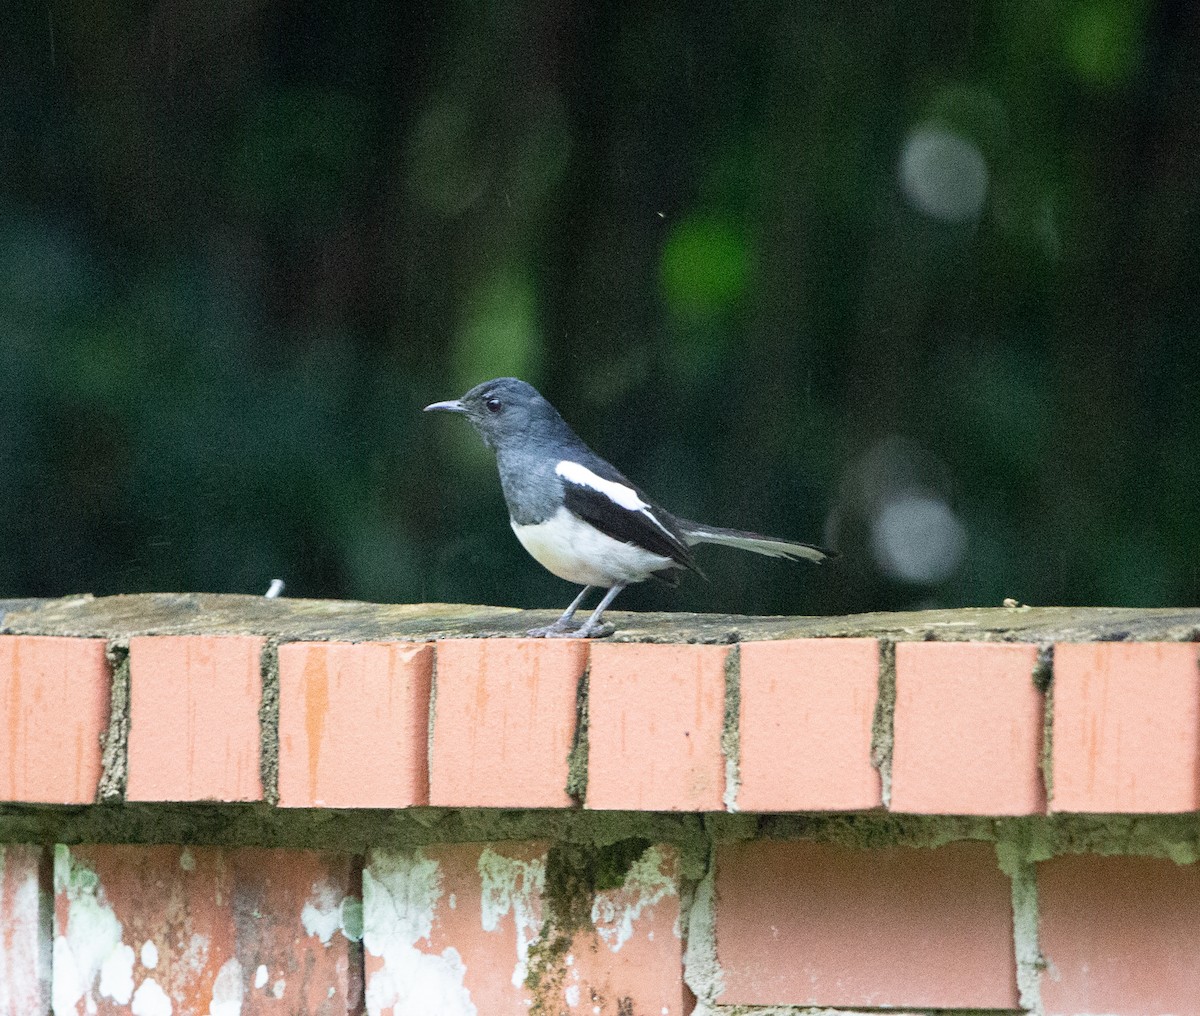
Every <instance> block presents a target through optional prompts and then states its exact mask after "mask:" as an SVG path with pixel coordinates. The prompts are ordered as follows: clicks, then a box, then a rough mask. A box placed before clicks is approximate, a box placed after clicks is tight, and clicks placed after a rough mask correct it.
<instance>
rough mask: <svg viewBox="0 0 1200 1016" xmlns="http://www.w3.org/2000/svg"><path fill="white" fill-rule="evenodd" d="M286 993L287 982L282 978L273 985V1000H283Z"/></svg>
mask: <svg viewBox="0 0 1200 1016" xmlns="http://www.w3.org/2000/svg"><path fill="white" fill-rule="evenodd" d="M285 991H287V981H285V980H284V979H283V978H282V977H281V978H279V980H278V981H276V982H275V983H274V984H272V985H271V997H272V998H283V993H284V992H285Z"/></svg>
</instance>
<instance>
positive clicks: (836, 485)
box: [0, 0, 1200, 613]
mask: <svg viewBox="0 0 1200 1016" xmlns="http://www.w3.org/2000/svg"><path fill="white" fill-rule="evenodd" d="M0 47H2V53H0V55H2V57H3V58H2V59H0V532H2V533H3V552H2V554H0V596H23V595H39V596H49V595H59V594H64V593H68V592H78V591H92V592H96V593H112V592H126V591H141V590H168V589H173V590H202V591H241V592H256V593H257V592H262V591H264V590H265V589H266V587H267V583H268V581H269V580H270V579H271V578H273V577H276V576H279V577H282V578H284V579H285V580H286V581H287V584H288V594H289V595H296V596H334V597H348V598H361V599H377V600H386V601H414V600H462V601H468V602H487V603H503V604H513V605H524V606H534V605H536V606H553V607H561V606H562V605H564V604H565V603H566V602H567V601H568V600H569V599H570V597H571V596H572V595H573V590H572V589H571V588H569V587H568V586H567V585H566V584H565V583H563V582H560V581H559V580H557V579H554V578H552V577H551V576H549V575H548V574H546V573H544V572H543V571H542V570H541V569H540V568H539V567H538V566H537V565H536V564H534V563H533V562H532V561H531V560H530V559H528V558H527V557H525V555H524V553H523V551H521V549H520V547H519V545H518V544H517V542H516V540H515V539H514V538H513V536H512V534H511V533H510V531H509V529H508V524H507V519H506V515H505V512H504V508H503V503H502V500H501V497H500V492H499V485H498V482H497V480H496V476H495V471H494V465H493V463H492V460H491V458H490V455H489V454H488V453H487V452H486V451H485V450H484V449H483V448H482V447H481V446H480V444H479V442H478V440H477V439H476V438H475V436H474V435H473V434H472V433H471V432H470V431H469V430H468V428H467V427H466V426H465V424H464V423H463V422H462V421H461V420H456V419H449V418H445V417H432V416H423V415H422V414H421V412H420V408H421V407H422V406H423V405H424V404H426V403H428V402H431V401H434V400H438V399H445V398H451V397H454V396H457V395H459V394H461V393H462V392H463V391H464V390H465V389H466V388H468V387H469V386H471V385H473V384H475V383H476V382H478V381H481V380H483V379H486V378H488V377H492V376H497V375H503V374H516V375H519V376H521V377H524V378H525V379H527V380H529V381H532V382H533V383H535V384H537V385H538V386H539V387H540V388H541V389H542V390H543V392H544V393H545V394H546V395H547V396H548V397H549V398H550V399H551V401H553V402H554V403H555V404H556V405H558V406H559V408H560V409H561V410H562V412H563V413H564V415H565V416H566V417H567V419H568V420H569V421H570V422H572V423H573V424H574V425H575V427H576V429H577V430H578V431H579V432H580V434H581V435H582V436H583V437H584V438H585V439H586V440H588V441H589V442H590V443H591V444H592V445H593V446H594V447H595V448H596V449H597V450H598V451H599V452H600V453H601V454H603V455H605V456H606V457H608V458H610V459H611V460H613V461H614V463H616V464H617V465H618V467H619V468H621V469H622V470H623V471H624V472H625V473H627V474H628V475H629V476H630V477H631V478H632V479H633V480H635V481H636V482H638V483H639V484H641V485H642V486H643V487H645V488H646V489H647V490H648V491H649V492H651V494H653V495H654V496H656V497H657V498H658V499H660V500H662V501H664V502H665V503H666V504H667V505H668V506H669V507H671V508H673V509H675V510H677V511H678V512H679V513H681V514H685V515H688V516H690V517H694V518H699V519H702V520H704V521H709V522H714V523H719V524H725V525H736V526H741V527H752V528H757V529H760V530H763V531H767V532H770V533H775V534H779V535H788V536H794V537H797V538H802V539H808V540H813V541H817V542H827V543H833V544H835V545H836V546H838V547H840V548H841V550H842V551H843V554H844V557H843V560H842V561H841V562H840V563H839V564H838V565H836V566H834V567H829V568H822V569H815V568H812V567H809V566H807V565H789V564H786V563H782V562H776V561H770V560H767V559H764V558H758V557H753V556H750V555H746V554H739V553H737V552H734V551H729V550H723V549H721V548H708V549H706V550H704V551H702V552H701V563H702V565H703V567H704V568H705V569H706V571H707V572H708V574H709V576H710V577H711V579H712V582H711V583H705V582H703V581H701V580H698V579H695V578H690V579H688V580H687V581H686V582H685V583H684V585H683V587H682V588H681V589H680V590H678V591H676V592H672V591H670V590H666V589H663V588H661V587H658V588H654V587H651V586H646V587H642V588H639V589H637V590H630V591H629V592H627V593H626V594H624V595H623V596H622V598H621V600H620V601H618V606H626V607H636V608H652V607H678V608H680V609H700V610H713V611H738V612H746V613H761V612H781V613H800V612H804V613H809V612H817V613H825V612H842V611H851V610H868V609H877V608H905V607H913V606H919V605H962V604H984V605H998V604H999V603H1000V602H1001V600H1002V599H1003V598H1004V597H1006V596H1011V597H1016V598H1017V599H1019V600H1022V601H1025V602H1029V603H1034V604H1052V603H1062V604H1123V605H1143V606H1152V605H1168V604H1177V605H1183V604H1194V603H1195V602H1196V599H1197V592H1198V590H1200V550H1198V549H1197V545H1198V539H1197V534H1198V533H1200V498H1198V497H1197V494H1198V492H1200V412H1198V405H1197V394H1198V383H1197V378H1198V376H1200V346H1198V343H1197V339H1198V338H1200V322H1198V320H1197V306H1198V302H1197V293H1198V292H1200V200H1198V199H1200V7H1197V6H1196V5H1184V4H1179V5H1166V6H1158V5H1153V4H1149V3H1139V2H1120V0H1077V2H1056V0H1049V2H1047V0H1005V2H997V3H994V4H982V5H980V4H961V3H950V2H934V0H929V2H912V3H901V4H896V3H880V2H876V3H871V2H867V3H854V4H851V3H838V2H834V3H824V4H797V3H794V2H789V3H778V4H771V3H763V4H758V5H753V7H750V6H744V5H740V4H727V3H715V2H713V3H691V4H687V5H675V4H668V5H634V4H624V5H622V4H600V5H596V4H577V3H567V2H559V3H555V2H533V0H528V2H523V3H522V2H515V3H513V2H492V3H462V2H459V3H447V4H430V5H421V6H417V5H413V6H411V7H410V6H408V5H394V4H389V3H377V4H376V3H366V2H347V3H342V4H329V3H326V4H318V3H313V2H309V3H271V2H263V0H258V2H254V0H250V2H247V0H237V2H213V3H194V2H191V0H161V2H156V3H132V2H124V3H121V2H115V3H107V4H100V3H94V2H92V0H75V2H58V0H53V2H49V3H29V4H24V3H18V4H17V5H14V6H10V7H9V8H8V10H7V15H6V29H5V39H4V41H3V42H2V43H0Z"/></svg>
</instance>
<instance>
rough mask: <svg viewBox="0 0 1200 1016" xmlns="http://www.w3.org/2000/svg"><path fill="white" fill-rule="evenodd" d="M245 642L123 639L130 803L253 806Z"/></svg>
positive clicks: (256, 674)
mask: <svg viewBox="0 0 1200 1016" xmlns="http://www.w3.org/2000/svg"><path fill="white" fill-rule="evenodd" d="M264 642H265V640H264V639H261V638H256V637H251V636H248V635H233V636H221V635H169V636H168V635H155V636H139V637H136V638H132V639H130V640H129V668H130V685H131V687H130V708H129V715H130V722H129V785H128V789H127V793H126V797H127V799H128V800H130V801H204V800H215V801H257V800H261V799H262V796H263V795H262V780H261V777H260V776H259V768H258V767H259V729H258V708H259V704H260V702H261V700H262V679H261V675H260V660H259V658H260V655H261V653H262V647H263V644H264Z"/></svg>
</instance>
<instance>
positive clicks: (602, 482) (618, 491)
mask: <svg viewBox="0 0 1200 1016" xmlns="http://www.w3.org/2000/svg"><path fill="white" fill-rule="evenodd" d="M554 471H555V472H556V473H558V475H559V476H561V477H562V478H563V479H564V480H566V481H567V482H568V483H574V484H578V485H579V486H580V487H591V488H592V490H598V491H599V492H600V493H601V494H603V495H604V496H605V497H606V498H608V499H609V500H610V501H613V502H614V503H616V504H619V505H620V506H621V507H622V508H628V509H629V510H630V511H631V512H637V511H642V510H643V509H645V508H649V507H650V506H649V505H648V504H646V502H645V501H643V500H642V499H641V498H640V497H638V495H637V491H636V490H633V489H632V488H631V487H626V486H625V484H623V483H616V482H615V481H613V480H606V479H604V477H603V476H597V475H596V474H595V473H593V472H592V471H591V470H590V469H588V467H587V466H581V465H580V464H579V463H578V462H572V461H571V460H570V459H563V460H562V461H561V462H559V464H558V465H557V466H555V467H554Z"/></svg>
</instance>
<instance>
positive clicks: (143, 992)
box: [129, 977, 215, 1016]
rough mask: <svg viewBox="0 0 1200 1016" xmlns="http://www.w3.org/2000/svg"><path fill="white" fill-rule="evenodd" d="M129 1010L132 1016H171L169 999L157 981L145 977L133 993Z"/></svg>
mask: <svg viewBox="0 0 1200 1016" xmlns="http://www.w3.org/2000/svg"><path fill="white" fill-rule="evenodd" d="M129 1011H130V1012H131V1013H133V1016H171V1013H172V1006H171V1000H170V999H169V998H168V997H167V993H166V992H165V991H163V990H162V987H161V986H160V985H159V983H158V981H156V980H155V979H154V978H153V977H147V978H146V979H145V980H144V981H142V983H141V984H139V985H138V990H137V991H135V992H134V993H133V1005H132V1006H131V1007H130V1009H129ZM214 1016H215V1014H214Z"/></svg>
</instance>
